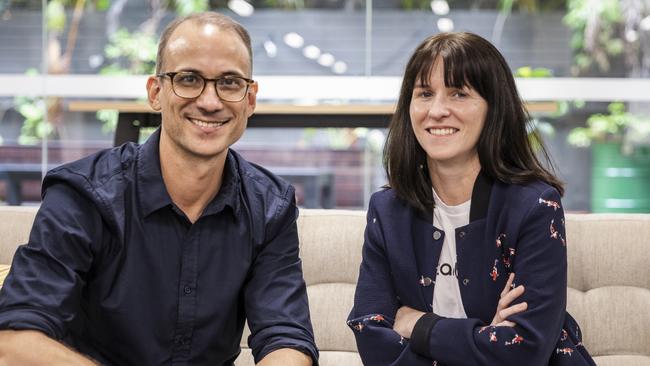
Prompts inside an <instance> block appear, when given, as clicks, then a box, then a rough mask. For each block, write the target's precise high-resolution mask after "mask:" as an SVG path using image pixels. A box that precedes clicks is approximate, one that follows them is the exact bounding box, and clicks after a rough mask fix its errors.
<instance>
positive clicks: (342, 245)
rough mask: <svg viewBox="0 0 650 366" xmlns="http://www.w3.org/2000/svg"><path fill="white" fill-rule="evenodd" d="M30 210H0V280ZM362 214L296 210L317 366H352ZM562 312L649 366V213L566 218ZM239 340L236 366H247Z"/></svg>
mask: <svg viewBox="0 0 650 366" xmlns="http://www.w3.org/2000/svg"><path fill="white" fill-rule="evenodd" d="M36 210H37V208H35V207H13V206H0V244H1V245H0V263H1V264H2V265H0V281H1V280H2V279H4V274H6V272H7V269H8V265H9V264H10V263H11V258H12V256H13V253H14V251H15V248H16V246H17V245H19V244H22V243H25V242H26V241H27V237H28V234H29V230H30V227H31V225H32V222H33V219H34V215H35V213H36ZM365 222H366V220H365V213H364V212H363V211H350V210H315V209H302V210H301V212H300V218H299V220H298V232H299V235H300V246H301V256H302V259H303V269H304V276H305V280H306V282H307V291H308V295H309V305H310V308H311V316H312V322H313V326H314V332H315V337H316V342H317V343H318V346H319V348H320V350H321V357H320V364H321V365H322V366H356V365H361V360H360V358H359V356H358V354H357V353H356V348H355V341H354V337H353V335H352V332H351V331H350V330H349V329H348V328H347V326H346V324H345V320H346V317H347V315H348V312H349V310H350V308H351V306H352V300H353V294H354V286H355V281H356V279H357V275H358V269H359V263H360V261H361V245H362V243H363V230H364V227H365ZM566 227H567V239H568V249H569V251H568V259H569V286H568V289H567V294H568V310H569V312H571V314H572V315H573V316H574V317H575V318H576V319H577V320H578V322H579V324H580V325H581V328H582V331H583V338H584V343H585V345H586V347H587V349H588V350H589V351H590V352H591V354H592V355H593V356H594V359H595V360H596V363H597V364H598V365H600V366H614V365H625V366H650V214H568V215H567V218H566ZM247 335H248V334H247V331H246V332H245V334H244V336H243V338H242V354H241V356H240V357H239V359H238V360H237V362H236V365H237V366H249V365H253V361H252V357H251V352H250V350H249V349H247V348H246V338H247Z"/></svg>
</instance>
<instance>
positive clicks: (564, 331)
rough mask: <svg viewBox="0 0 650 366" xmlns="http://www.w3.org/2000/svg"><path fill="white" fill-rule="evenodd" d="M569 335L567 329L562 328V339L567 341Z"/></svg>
mask: <svg viewBox="0 0 650 366" xmlns="http://www.w3.org/2000/svg"><path fill="white" fill-rule="evenodd" d="M568 336H569V333H567V332H566V330H564V329H562V333H560V341H565V340H566V339H567V337H568Z"/></svg>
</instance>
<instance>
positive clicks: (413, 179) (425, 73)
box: [384, 32, 564, 214]
mask: <svg viewBox="0 0 650 366" xmlns="http://www.w3.org/2000/svg"><path fill="white" fill-rule="evenodd" d="M437 60H442V62H443V66H444V68H443V69H444V78H445V85H446V86H447V87H451V88H463V87H471V88H472V89H474V90H476V92H478V93H479V94H480V95H481V97H483V99H485V101H486V102H487V106H488V110H487V114H486V116H485V124H484V126H483V131H481V135H480V137H479V140H478V144H477V146H476V150H477V151H478V157H479V161H480V164H481V171H482V173H483V174H486V175H487V176H489V177H490V178H492V179H495V180H498V181H501V182H504V183H509V184H521V183H526V182H530V181H533V180H542V181H544V182H546V183H548V184H550V185H551V186H553V187H555V188H556V189H557V190H558V191H559V192H560V194H561V195H562V194H564V188H563V185H562V182H560V180H559V179H558V178H557V177H556V176H555V174H554V169H553V164H552V162H551V161H550V158H549V156H548V153H547V152H546V149H545V148H544V144H543V143H542V141H541V139H540V138H539V136H538V135H537V134H535V133H532V134H530V136H529V131H530V130H531V129H530V124H531V119H530V116H529V115H528V112H527V111H526V109H525V107H524V105H523V103H522V101H521V98H520V97H519V93H518V92H517V86H516V85H515V80H514V78H513V76H512V72H511V71H510V68H509V67H508V64H507V63H506V60H505V59H504V58H503V56H502V55H501V53H499V51H498V50H497V49H496V48H495V47H494V46H493V45H492V44H491V43H490V42H488V41H487V40H485V39H483V38H481V37H480V36H478V35H476V34H472V33H465V32H459V33H440V34H436V35H434V36H431V37H429V38H427V39H425V40H424V42H422V43H421V44H420V45H419V46H418V48H417V49H416V50H415V52H414V53H413V55H412V56H411V58H410V60H409V62H408V64H407V65H406V71H405V72H404V79H403V81H402V88H401V91H400V96H399V100H398V102H397V108H396V110H395V114H394V115H393V118H392V120H391V122H390V127H389V131H388V138H387V141H386V145H385V147H384V166H385V169H386V174H387V176H388V185H389V186H390V187H391V188H392V189H393V190H394V191H395V192H396V194H397V196H398V197H400V198H401V199H403V200H404V201H406V202H407V203H408V204H409V205H411V206H413V207H415V208H416V209H418V210H419V211H420V212H422V213H424V214H430V213H431V209H432V207H433V205H434V202H433V194H432V192H431V178H430V177H429V171H428V169H427V155H426V152H425V151H424V150H423V149H422V147H421V146H420V144H419V143H418V141H417V140H416V138H415V134H414V132H413V128H412V126H411V118H410V115H409V107H410V104H411V97H412V94H413V88H414V86H415V84H416V82H418V81H421V82H422V83H423V84H425V85H426V83H428V81H429V77H430V74H431V71H432V70H433V68H434V63H435V62H436V61H437ZM533 145H534V146H535V149H533ZM535 150H537V154H538V155H539V156H540V157H541V158H543V160H544V162H545V164H546V167H545V166H544V165H543V164H542V163H541V162H540V160H539V159H538V157H537V155H536V154H535Z"/></svg>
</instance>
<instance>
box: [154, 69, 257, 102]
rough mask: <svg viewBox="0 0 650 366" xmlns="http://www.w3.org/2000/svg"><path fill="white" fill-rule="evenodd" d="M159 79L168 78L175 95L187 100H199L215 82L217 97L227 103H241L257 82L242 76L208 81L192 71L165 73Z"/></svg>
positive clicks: (159, 75)
mask: <svg viewBox="0 0 650 366" xmlns="http://www.w3.org/2000/svg"><path fill="white" fill-rule="evenodd" d="M156 76H158V77H161V78H162V77H165V76H168V77H169V79H170V80H171V81H172V90H173V91H174V94H176V95H178V96H179V97H181V98H185V99H194V98H198V96H199V95H201V93H203V90H204V89H205V85H206V84H207V83H208V82H212V81H213V82H214V85H215V86H216V88H215V89H216V90H217V96H218V97H219V98H220V99H221V100H223V101H225V102H239V101H241V100H242V99H244V97H245V96H246V93H247V92H248V87H250V85H251V84H253V83H254V82H255V81H254V80H252V79H247V78H245V77H242V76H224V77H221V78H216V79H207V78H204V77H203V76H201V75H200V74H197V73H195V72H191V71H180V72H164V73H160V74H157V75H156Z"/></svg>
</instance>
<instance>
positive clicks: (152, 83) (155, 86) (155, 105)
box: [147, 76, 162, 111]
mask: <svg viewBox="0 0 650 366" xmlns="http://www.w3.org/2000/svg"><path fill="white" fill-rule="evenodd" d="M161 88H162V85H160V79H159V78H157V77H156V76H149V79H147V99H148V100H149V106H151V109H153V110H154V111H160V100H159V98H160V90H161Z"/></svg>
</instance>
